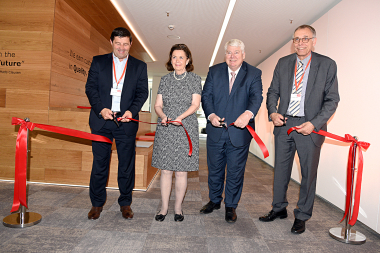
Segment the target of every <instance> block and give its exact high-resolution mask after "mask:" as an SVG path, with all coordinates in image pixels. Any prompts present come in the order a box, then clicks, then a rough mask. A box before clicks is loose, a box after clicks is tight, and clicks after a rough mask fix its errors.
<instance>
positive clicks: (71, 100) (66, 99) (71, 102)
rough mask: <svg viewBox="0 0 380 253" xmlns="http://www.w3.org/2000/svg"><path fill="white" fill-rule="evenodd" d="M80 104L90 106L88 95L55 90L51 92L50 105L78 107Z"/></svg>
mask: <svg viewBox="0 0 380 253" xmlns="http://www.w3.org/2000/svg"><path fill="white" fill-rule="evenodd" d="M78 105H80V106H89V102H88V99H87V97H86V96H77V95H71V94H67V93H62V92H55V91H51V92H50V107H64V108H77V106H78Z"/></svg>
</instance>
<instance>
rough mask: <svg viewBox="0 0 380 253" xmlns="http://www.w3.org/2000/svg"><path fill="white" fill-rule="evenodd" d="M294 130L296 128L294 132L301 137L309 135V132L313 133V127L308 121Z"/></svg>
mask: <svg viewBox="0 0 380 253" xmlns="http://www.w3.org/2000/svg"><path fill="white" fill-rule="evenodd" d="M296 128H297V129H296V131H297V132H298V133H300V134H303V135H309V134H311V132H313V130H314V125H313V124H312V123H311V122H310V121H308V122H305V123H303V124H301V125H299V126H296ZM298 128H299V129H298Z"/></svg>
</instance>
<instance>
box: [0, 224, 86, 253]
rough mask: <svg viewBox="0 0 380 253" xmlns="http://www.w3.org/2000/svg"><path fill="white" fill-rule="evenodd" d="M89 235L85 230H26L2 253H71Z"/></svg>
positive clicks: (12, 240) (11, 241)
mask: <svg viewBox="0 0 380 253" xmlns="http://www.w3.org/2000/svg"><path fill="white" fill-rule="evenodd" d="M87 233H88V231H87V230H85V229H72V228H50V227H44V226H38V225H36V226H33V227H29V228H25V229H23V230H22V233H20V234H18V235H16V236H14V237H13V238H12V239H10V240H8V241H7V242H6V243H4V244H3V245H2V248H1V251H2V252H70V251H71V250H73V249H74V248H75V247H76V245H77V244H78V243H79V242H80V241H81V240H82V237H83V236H85V235H86V234H87Z"/></svg>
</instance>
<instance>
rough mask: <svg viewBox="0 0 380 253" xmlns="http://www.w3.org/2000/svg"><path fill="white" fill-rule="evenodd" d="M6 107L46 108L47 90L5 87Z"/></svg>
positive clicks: (47, 106) (47, 102) (47, 107)
mask: <svg viewBox="0 0 380 253" xmlns="http://www.w3.org/2000/svg"><path fill="white" fill-rule="evenodd" d="M6 99H7V100H6V107H7V108H18V109H27V110H48V109H49V91H38V90H35V91H33V90H22V89H7V98H6Z"/></svg>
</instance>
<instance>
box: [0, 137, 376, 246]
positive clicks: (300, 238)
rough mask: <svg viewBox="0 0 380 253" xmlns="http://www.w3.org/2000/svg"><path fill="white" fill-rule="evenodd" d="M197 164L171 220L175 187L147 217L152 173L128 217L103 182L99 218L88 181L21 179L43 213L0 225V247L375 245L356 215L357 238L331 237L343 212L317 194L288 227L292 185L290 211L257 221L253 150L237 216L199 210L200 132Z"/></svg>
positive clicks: (264, 208)
mask: <svg viewBox="0 0 380 253" xmlns="http://www.w3.org/2000/svg"><path fill="white" fill-rule="evenodd" d="M200 143H201V144H200V145H201V156H200V170H199V172H191V173H189V180H188V189H187V194H186V197H185V200H184V204H183V212H184V214H185V220H184V221H183V222H175V221H174V220H173V217H174V211H173V205H174V199H175V196H174V193H172V196H171V201H170V209H169V214H168V216H167V217H166V219H165V221H164V222H157V221H155V220H154V216H155V213H156V212H157V211H158V210H159V208H160V188H159V178H160V175H159V174H158V175H157V177H156V179H155V180H154V182H153V184H152V186H151V187H150V189H149V190H148V191H147V192H134V194H133V203H132V209H133V211H134V213H135V216H134V218H133V220H125V219H123V218H122V217H121V213H120V211H119V206H118V203H117V197H118V191H116V190H108V199H107V203H106V204H105V206H104V211H103V212H102V214H101V217H100V218H99V220H96V221H92V220H88V219H87V213H88V211H89V209H90V208H91V203H90V199H89V196H88V189H87V188H79V187H65V186H47V185H38V184H30V185H29V186H28V195H29V200H28V201H29V202H28V203H29V208H30V211H32V212H37V213H39V214H41V215H42V217H43V218H42V221H41V223H40V224H38V225H36V226H33V227H29V228H24V229H16V228H8V227H5V226H3V225H0V252H217V253H222V252H239V253H240V252H368V253H369V252H380V235H379V234H377V233H375V232H374V231H372V230H370V229H368V228H367V227H365V226H363V225H361V224H360V223H359V222H358V223H357V224H356V225H355V227H354V228H355V229H356V230H358V231H360V232H361V233H363V234H364V235H365V236H366V237H367V242H366V243H365V244H363V245H347V244H344V243H341V242H338V241H336V240H334V239H332V238H331V237H330V236H329V234H328V231H329V229H330V228H332V227H338V226H342V225H341V224H338V222H339V220H340V219H341V217H342V215H343V212H342V211H341V210H339V209H338V208H335V207H334V206H332V205H330V204H328V203H325V202H324V201H323V200H321V199H318V198H317V199H316V201H315V207H314V214H313V217H312V218H311V219H310V220H309V221H307V222H306V231H305V233H303V234H301V235H294V234H292V233H291V232H290V228H291V226H292V224H293V221H294V216H293V213H292V211H291V210H293V209H294V207H295V205H296V202H297V199H298V191H299V186H298V185H297V184H296V183H294V182H291V183H290V187H289V190H288V199H289V203H290V206H289V208H288V210H289V217H288V218H287V219H283V220H275V221H273V222H270V223H263V222H260V221H259V220H258V217H259V216H260V215H263V214H264V213H266V212H268V211H269V210H270V204H271V199H272V183H273V169H272V168H271V167H270V166H268V165H267V164H265V163H264V162H262V161H260V160H259V159H257V158H256V157H254V156H253V155H252V154H250V155H249V156H248V162H247V167H246V172H245V182H244V189H243V194H242V198H241V200H240V203H239V207H238V209H237V214H238V220H237V222H236V223H234V224H229V223H227V222H225V220H224V208H223V207H222V208H221V209H220V210H217V211H214V212H213V213H211V214H208V215H201V214H199V209H200V208H201V207H202V205H204V204H206V203H207V202H208V200H209V199H208V186H207V165H206V148H205V146H206V145H205V140H204V139H201V142H200ZM12 197H13V183H10V182H0V218H1V219H3V218H4V217H5V216H7V215H8V214H9V211H10V209H11V205H12Z"/></svg>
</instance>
